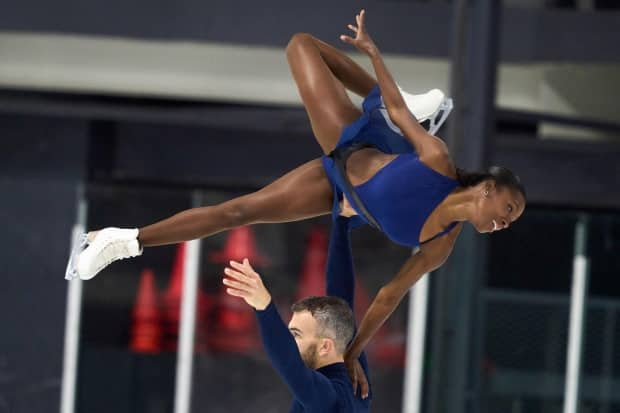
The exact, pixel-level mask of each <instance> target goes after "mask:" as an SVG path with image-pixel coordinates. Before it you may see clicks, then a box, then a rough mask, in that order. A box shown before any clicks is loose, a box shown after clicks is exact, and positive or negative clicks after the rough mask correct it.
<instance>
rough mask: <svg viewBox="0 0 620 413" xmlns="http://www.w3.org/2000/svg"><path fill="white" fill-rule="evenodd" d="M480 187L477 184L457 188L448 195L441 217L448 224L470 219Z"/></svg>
mask: <svg viewBox="0 0 620 413" xmlns="http://www.w3.org/2000/svg"><path fill="white" fill-rule="evenodd" d="M477 192H478V189H477V188H476V186H469V187H465V188H457V189H455V190H454V191H452V192H451V193H450V194H449V195H448V196H447V197H446V200H445V202H444V203H443V205H442V209H441V210H440V219H441V222H442V223H445V224H446V225H448V224H450V223H451V222H455V221H457V222H462V221H469V220H470V218H471V216H472V215H473V211H474V202H475V199H476V196H475V195H476V193H477Z"/></svg>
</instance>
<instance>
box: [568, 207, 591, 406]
mask: <svg viewBox="0 0 620 413" xmlns="http://www.w3.org/2000/svg"><path fill="white" fill-rule="evenodd" d="M587 231H588V221H587V218H586V217H580V218H579V221H577V225H576V226H575V256H574V258H573V284H572V288H571V300H570V325H569V329H568V349H567V352H566V378H565V387H564V410H563V412H564V413H577V411H578V409H579V391H580V386H579V385H580V379H581V355H582V345H583V330H584V328H585V319H584V314H585V309H586V298H587V297H586V295H587V290H588V257H587V255H586V242H587Z"/></svg>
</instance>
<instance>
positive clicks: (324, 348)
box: [318, 338, 336, 356]
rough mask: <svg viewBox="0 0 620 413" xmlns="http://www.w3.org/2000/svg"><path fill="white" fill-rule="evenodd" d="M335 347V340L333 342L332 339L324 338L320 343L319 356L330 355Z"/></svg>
mask: <svg viewBox="0 0 620 413" xmlns="http://www.w3.org/2000/svg"><path fill="white" fill-rule="evenodd" d="M335 346H336V343H334V340H332V339H331V338H322V339H321V342H320V343H319V349H318V353H319V356H326V355H328V354H329V353H331V352H332V351H333V350H334V348H335Z"/></svg>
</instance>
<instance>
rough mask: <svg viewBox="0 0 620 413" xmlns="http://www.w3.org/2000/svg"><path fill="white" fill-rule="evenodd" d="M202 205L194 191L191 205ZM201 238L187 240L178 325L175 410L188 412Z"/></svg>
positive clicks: (177, 412) (190, 393)
mask: <svg viewBox="0 0 620 413" xmlns="http://www.w3.org/2000/svg"><path fill="white" fill-rule="evenodd" d="M200 205H201V197H200V193H199V192H197V191H196V192H195V193H194V195H193V200H192V206H193V207H198V206H200ZM199 264H200V240H199V239H196V240H193V241H189V242H188V243H187V249H186V251H185V265H184V267H183V268H184V271H183V294H182V296H181V324H180V326H179V330H180V331H179V351H178V353H177V369H176V383H175V389H174V413H189V411H190V407H191V397H192V372H193V365H194V335H195V330H196V301H197V296H198V267H199Z"/></svg>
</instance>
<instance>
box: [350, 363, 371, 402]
mask: <svg viewBox="0 0 620 413" xmlns="http://www.w3.org/2000/svg"><path fill="white" fill-rule="evenodd" d="M344 363H345V365H346V367H347V370H348V371H349V377H350V378H351V383H352V384H353V392H354V393H357V386H359V389H360V396H361V397H362V399H365V398H366V397H368V379H367V378H366V374H365V373H364V369H363V368H362V365H361V364H360V362H359V360H358V359H357V357H355V358H351V357H350V356H345V359H344Z"/></svg>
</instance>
